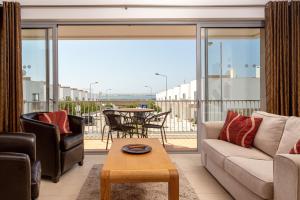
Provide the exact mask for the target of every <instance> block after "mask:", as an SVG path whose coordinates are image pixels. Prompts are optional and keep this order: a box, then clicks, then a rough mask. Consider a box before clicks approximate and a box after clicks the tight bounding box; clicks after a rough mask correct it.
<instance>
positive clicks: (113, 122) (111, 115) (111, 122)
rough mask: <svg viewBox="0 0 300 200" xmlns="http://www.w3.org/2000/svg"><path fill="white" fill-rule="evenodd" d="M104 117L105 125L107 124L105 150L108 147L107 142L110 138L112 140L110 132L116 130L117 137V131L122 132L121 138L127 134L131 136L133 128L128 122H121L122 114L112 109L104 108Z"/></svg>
mask: <svg viewBox="0 0 300 200" xmlns="http://www.w3.org/2000/svg"><path fill="white" fill-rule="evenodd" d="M103 114H104V118H105V123H106V124H105V126H108V127H109V129H108V133H107V141H106V150H107V148H108V142H109V140H111V141H112V142H113V137H112V132H114V131H116V132H117V138H119V137H120V135H119V133H120V132H122V138H123V137H126V135H127V134H129V135H130V137H132V131H133V130H134V129H135V127H134V126H131V125H130V124H123V123H122V118H123V116H122V115H120V114H117V113H116V112H115V111H114V110H104V111H103ZM104 128H105V127H103V132H102V138H103V134H104Z"/></svg>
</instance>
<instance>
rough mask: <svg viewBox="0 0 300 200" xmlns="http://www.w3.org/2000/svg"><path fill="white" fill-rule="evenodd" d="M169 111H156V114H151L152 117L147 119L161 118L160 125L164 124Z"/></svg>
mask: <svg viewBox="0 0 300 200" xmlns="http://www.w3.org/2000/svg"><path fill="white" fill-rule="evenodd" d="M170 113H171V111H167V112H162V113H158V114H156V115H153V116H152V117H150V118H148V119H147V121H152V120H154V119H158V118H162V121H161V124H160V125H161V127H163V126H164V124H165V122H166V120H167V117H168V115H169V114H170Z"/></svg>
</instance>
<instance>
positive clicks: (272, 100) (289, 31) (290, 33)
mask: <svg viewBox="0 0 300 200" xmlns="http://www.w3.org/2000/svg"><path fill="white" fill-rule="evenodd" d="M299 5H300V4H299V1H291V2H288V1H275V2H269V3H268V4H267V5H266V8H265V15H266V16H265V31H266V45H265V47H266V58H265V59H266V60H265V61H266V62H265V68H266V97H267V111H268V112H271V113H275V114H280V115H296V116H299V114H300V96H299V94H300V91H299V90H300V87H299V86H300V84H299V80H300V79H299V78H300V76H299V75H300V71H299V68H300V66H299V63H300V62H299V51H300V45H299V40H300V35H299V31H300V30H299V29H300V26H299V17H300V15H299Z"/></svg>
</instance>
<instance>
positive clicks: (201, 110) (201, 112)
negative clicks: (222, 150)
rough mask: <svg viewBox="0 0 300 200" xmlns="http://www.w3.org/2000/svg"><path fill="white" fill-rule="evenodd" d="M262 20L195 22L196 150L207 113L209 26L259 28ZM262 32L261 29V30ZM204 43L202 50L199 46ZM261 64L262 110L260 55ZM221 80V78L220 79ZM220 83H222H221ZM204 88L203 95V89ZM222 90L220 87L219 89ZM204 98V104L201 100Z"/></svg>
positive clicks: (262, 79)
mask: <svg viewBox="0 0 300 200" xmlns="http://www.w3.org/2000/svg"><path fill="white" fill-rule="evenodd" d="M264 27H265V26H264V21H263V20H254V21H232V22H230V21H224V22H222V21H211V22H199V23H197V75H196V80H197V102H198V122H197V130H198V132H197V135H198V141H197V144H198V152H199V153H200V152H201V138H202V133H201V130H203V127H202V126H203V125H202V123H203V122H205V121H206V119H207V117H208V116H207V115H208V112H207V111H208V102H207V100H208V29H209V28H260V29H261V30H263V29H264ZM202 32H204V39H202V38H201V37H202V35H201V34H202ZM262 32H263V31H262ZM261 35H262V36H261V40H262V42H261V55H264V47H263V44H264V32H263V33H262V34H261ZM203 43H204V44H203ZM203 45H204V52H202V51H203V49H202V48H201V47H202V46H203ZM202 53H204V57H203V58H202ZM203 59H204V67H203V66H202V64H201V63H202V62H203ZM260 66H261V69H262V70H261V80H260V88H261V108H262V110H263V109H264V108H265V101H264V99H265V95H266V94H265V92H264V91H265V90H264V89H263V88H264V87H265V75H264V58H263V57H262V56H261V59H260ZM203 75H204V86H202V80H201V79H202V76H203ZM221 81H222V80H221ZM221 84H222V83H221ZM202 89H204V96H203V91H202ZM221 90H222V89H221ZM203 99H204V106H203V103H202V100H203Z"/></svg>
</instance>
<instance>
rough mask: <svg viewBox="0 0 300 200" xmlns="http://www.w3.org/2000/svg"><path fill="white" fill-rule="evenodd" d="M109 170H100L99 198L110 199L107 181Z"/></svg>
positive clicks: (109, 186)
mask: <svg viewBox="0 0 300 200" xmlns="http://www.w3.org/2000/svg"><path fill="white" fill-rule="evenodd" d="M109 178H110V177H109V171H104V170H103V171H102V172H101V178H100V179H101V180H100V181H101V184H100V193H101V194H100V195H101V197H100V200H110V189H111V185H110V181H109Z"/></svg>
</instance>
